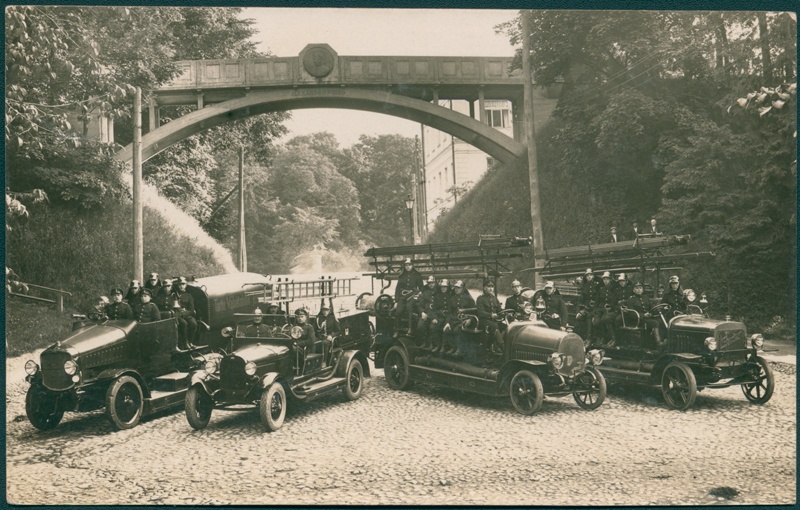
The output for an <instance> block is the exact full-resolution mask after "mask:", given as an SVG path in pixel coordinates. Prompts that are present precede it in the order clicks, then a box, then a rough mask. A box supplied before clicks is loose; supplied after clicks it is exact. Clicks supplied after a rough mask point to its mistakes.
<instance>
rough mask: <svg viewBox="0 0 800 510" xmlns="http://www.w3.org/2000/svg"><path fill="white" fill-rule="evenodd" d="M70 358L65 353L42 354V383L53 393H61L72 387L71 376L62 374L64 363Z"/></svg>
mask: <svg viewBox="0 0 800 510" xmlns="http://www.w3.org/2000/svg"><path fill="white" fill-rule="evenodd" d="M70 358H71V356H70V355H69V353H66V352H43V353H42V357H41V360H42V382H43V383H44V385H45V387H46V388H49V389H51V390H53V391H63V390H67V389H69V388H72V386H74V383H73V382H72V376H70V375H68V374H67V373H66V372H64V363H66V361H67V360H68V359H70Z"/></svg>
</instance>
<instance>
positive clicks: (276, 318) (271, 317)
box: [265, 303, 286, 328]
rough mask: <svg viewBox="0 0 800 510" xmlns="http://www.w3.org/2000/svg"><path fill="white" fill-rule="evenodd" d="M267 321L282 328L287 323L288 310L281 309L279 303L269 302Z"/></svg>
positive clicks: (270, 324) (274, 326)
mask: <svg viewBox="0 0 800 510" xmlns="http://www.w3.org/2000/svg"><path fill="white" fill-rule="evenodd" d="M265 322H266V323H267V325H268V326H272V327H273V328H281V327H283V326H284V325H285V324H286V312H284V311H283V310H281V308H280V306H278V304H277V303H267V318H266V320H265Z"/></svg>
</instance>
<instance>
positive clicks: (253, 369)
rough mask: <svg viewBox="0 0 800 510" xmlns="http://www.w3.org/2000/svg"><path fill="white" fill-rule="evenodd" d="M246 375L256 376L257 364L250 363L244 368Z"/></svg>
mask: <svg viewBox="0 0 800 510" xmlns="http://www.w3.org/2000/svg"><path fill="white" fill-rule="evenodd" d="M244 373H245V374H247V375H255V373H256V364H255V363H253V362H252V361H248V362H247V364H246V365H245V366H244Z"/></svg>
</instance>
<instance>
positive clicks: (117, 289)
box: [108, 287, 122, 296]
mask: <svg viewBox="0 0 800 510" xmlns="http://www.w3.org/2000/svg"><path fill="white" fill-rule="evenodd" d="M108 293H109V294H110V295H112V296H113V295H114V294H120V295H121V294H122V289H121V288H119V287H114V288H113V289H111V290H110V291H109V292H108Z"/></svg>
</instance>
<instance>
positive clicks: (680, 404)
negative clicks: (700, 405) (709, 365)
mask: <svg viewBox="0 0 800 510" xmlns="http://www.w3.org/2000/svg"><path fill="white" fill-rule="evenodd" d="M661 393H663V394H664V400H665V401H666V402H667V405H668V406H669V407H671V408H672V409H677V410H679V411H685V410H686V409H689V408H690V407H692V404H694V399H695V398H697V380H696V379H695V377H694V372H692V369H691V368H689V367H688V366H686V364H685V363H681V362H680V361H673V362H672V363H670V364H669V365H667V368H665V369H664V373H663V374H662V375H661Z"/></svg>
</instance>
